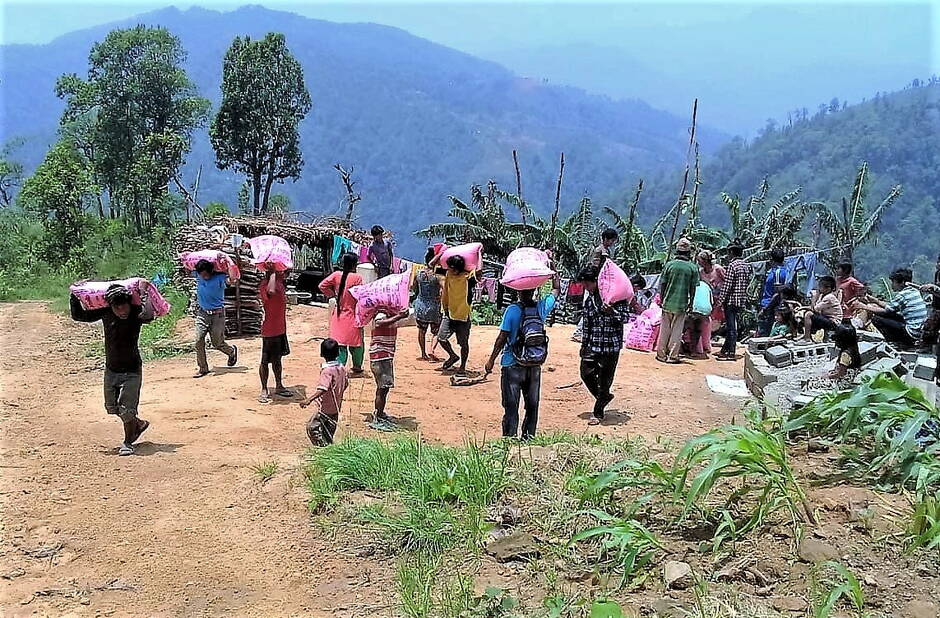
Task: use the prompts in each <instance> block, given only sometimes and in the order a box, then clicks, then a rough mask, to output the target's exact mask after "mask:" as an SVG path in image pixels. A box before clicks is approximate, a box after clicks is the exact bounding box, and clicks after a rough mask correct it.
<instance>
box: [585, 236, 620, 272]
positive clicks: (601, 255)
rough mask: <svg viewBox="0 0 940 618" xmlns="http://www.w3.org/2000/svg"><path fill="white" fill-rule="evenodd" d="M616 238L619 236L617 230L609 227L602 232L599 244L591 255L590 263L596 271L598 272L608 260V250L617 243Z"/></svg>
mask: <svg viewBox="0 0 940 618" xmlns="http://www.w3.org/2000/svg"><path fill="white" fill-rule="evenodd" d="M618 237H619V234H618V233H617V230H615V229H614V228H611V227H609V228H607V229H606V230H604V231H603V233H602V234H601V244H599V245H597V247H596V248H595V249H594V253H593V254H592V255H591V263H592V264H593V265H594V267H595V268H597V269H598V271H600V268H601V266H603V265H604V262H605V261H607V260H609V259H610V257H611V255H610V248H611V247H613V246H614V244H615V243H616V242H617V238H618Z"/></svg>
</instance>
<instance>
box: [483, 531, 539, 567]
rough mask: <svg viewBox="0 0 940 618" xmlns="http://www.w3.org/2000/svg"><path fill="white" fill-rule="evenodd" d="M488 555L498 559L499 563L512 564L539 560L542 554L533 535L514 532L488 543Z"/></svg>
mask: <svg viewBox="0 0 940 618" xmlns="http://www.w3.org/2000/svg"><path fill="white" fill-rule="evenodd" d="M486 553H487V554H489V555H491V556H493V557H494V558H496V561H497V562H510V561H512V560H531V559H533V558H538V557H539V553H540V552H539V547H538V543H536V541H535V538H534V537H533V536H532V535H531V534H529V533H528V532H513V533H512V534H507V535H506V536H502V537H499V538H496V539H493V540H491V541H490V542H489V543H487V544H486Z"/></svg>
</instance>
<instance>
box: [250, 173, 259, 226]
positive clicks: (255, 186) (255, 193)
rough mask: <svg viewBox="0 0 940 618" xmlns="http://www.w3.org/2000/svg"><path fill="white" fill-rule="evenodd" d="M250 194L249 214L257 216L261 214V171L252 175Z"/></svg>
mask: <svg viewBox="0 0 940 618" xmlns="http://www.w3.org/2000/svg"><path fill="white" fill-rule="evenodd" d="M251 193H252V200H253V201H252V207H251V212H252V214H253V215H255V216H258V215H260V214H261V170H257V171H255V172H253V173H252V176H251Z"/></svg>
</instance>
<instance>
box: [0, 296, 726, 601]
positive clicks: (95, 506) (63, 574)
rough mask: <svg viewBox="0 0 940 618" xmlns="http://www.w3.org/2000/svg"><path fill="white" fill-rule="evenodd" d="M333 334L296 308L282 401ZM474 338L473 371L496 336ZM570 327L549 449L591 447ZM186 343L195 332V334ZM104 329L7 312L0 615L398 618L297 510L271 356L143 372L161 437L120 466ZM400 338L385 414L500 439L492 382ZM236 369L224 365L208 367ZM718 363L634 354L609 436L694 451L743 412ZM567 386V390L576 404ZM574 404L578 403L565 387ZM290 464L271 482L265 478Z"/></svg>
mask: <svg viewBox="0 0 940 618" xmlns="http://www.w3.org/2000/svg"><path fill="white" fill-rule="evenodd" d="M325 318H326V316H325V313H324V312H323V311H322V310H319V309H313V308H309V307H299V308H293V307H292V308H291V313H290V316H289V324H290V326H291V330H290V339H291V345H292V349H293V354H292V355H291V356H290V357H288V358H287V359H286V361H285V364H286V379H285V381H286V383H287V384H288V385H289V386H291V387H294V388H295V389H297V390H298V391H303V390H304V389H306V388H307V386H308V385H312V384H314V383H315V380H316V376H317V372H318V367H319V360H318V358H317V348H318V345H317V344H316V342H315V341H312V338H313V337H317V336H324V335H325V334H326V319H325ZM495 333H496V331H495V329H493V328H477V329H475V330H474V333H473V338H472V353H471V366H474V367H477V368H479V367H481V366H482V364H483V361H484V359H485V357H486V355H487V354H488V352H489V350H490V349H491V346H492V341H493V339H494V337H495ZM569 334H570V328H569V327H556V328H554V329H552V331H551V335H552V357H551V361H550V364H549V366H548V367H546V370H545V372H544V377H543V391H542V392H543V395H542V400H543V404H542V418H541V421H540V426H539V428H540V431H553V430H562V429H567V430H571V431H574V432H577V433H580V432H585V431H587V430H588V427H587V417H588V412H587V411H588V410H589V408H590V405H589V398H588V395H587V393H586V392H585V391H584V389H583V387H581V386H580V384H579V383H578V384H576V383H577V382H578V374H577V347H576V345H577V344H574V343H572V342H570V341H569V340H568V335H569ZM184 336H185V333H184ZM98 337H100V327H98V326H91V327H89V326H86V325H79V324H74V323H72V322H71V321H69V320H68V319H67V318H66V317H64V316H59V315H53V314H51V313H50V312H48V311H47V309H46V308H45V305H43V304H41V303H17V304H3V305H0V342H2V350H3V355H2V357H0V404H2V406H0V576H2V579H0V610H2V614H3V615H4V616H27V615H55V616H59V615H77V616H86V615H87V616H98V615H102V616H110V615H135V616H136V615H140V616H144V615H146V616H153V615H220V614H235V615H247V616H287V615H300V614H303V615H307V616H367V615H390V610H388V609H387V608H386V607H385V606H384V605H383V599H386V597H388V596H389V595H390V594H394V590H393V582H392V581H391V580H390V577H391V570H390V567H389V566H388V565H385V564H377V563H372V562H370V561H369V559H368V558H360V557H356V556H355V555H354V554H344V553H342V552H336V551H335V545H332V544H331V543H332V542H331V540H330V538H329V536H330V535H329V534H326V533H324V532H323V531H321V530H319V529H318V528H317V527H316V526H315V525H313V524H312V523H311V520H310V518H309V516H308V515H307V512H306V510H305V507H304V500H305V495H304V489H303V487H302V484H303V480H302V476H301V475H300V472H299V470H300V465H301V463H302V454H303V451H304V449H305V448H306V447H307V446H308V443H307V439H306V436H305V435H304V432H303V423H304V421H305V419H306V417H307V416H308V413H307V412H305V411H303V410H300V409H299V407H298V406H297V405H296V404H295V403H289V402H277V403H274V404H269V405H261V404H259V403H257V400H256V396H257V390H258V386H257V377H256V369H255V366H256V365H255V363H256V362H257V358H258V355H259V347H260V341H259V340H257V339H254V340H243V341H239V342H237V343H238V345H239V348H240V351H241V360H240V362H239V366H237V367H235V368H232V369H220V370H218V371H217V372H216V373H214V374H213V375H211V376H209V377H207V378H204V379H201V380H193V379H192V377H191V375H192V372H193V369H194V360H193V358H192V357H191V356H185V357H180V358H176V359H170V360H165V361H157V362H153V363H148V364H146V365H145V367H144V387H143V391H142V396H141V408H140V409H141V416H142V417H143V418H146V419H148V420H150V421H151V423H152V427H151V429H150V430H149V431H148V432H147V433H146V434H145V436H144V438H143V439H142V442H141V445H140V447H139V448H138V455H136V456H133V457H118V456H117V448H116V447H117V445H118V441H119V437H120V426H119V423H118V422H117V421H116V419H114V418H113V417H109V416H107V415H106V414H105V413H104V411H103V408H102V402H101V379H102V375H101V374H102V372H101V369H100V366H99V364H100V361H96V360H94V359H91V358H88V357H87V356H86V355H85V350H86V349H87V345H88V342H90V341H94V340H95V339H96V338H98ZM414 337H415V331H414V329H403V330H402V331H401V335H400V338H399V355H398V360H397V361H396V373H397V380H398V388H396V389H395V390H394V391H393V393H392V395H391V399H390V404H389V412H390V413H391V414H392V415H393V416H396V417H398V418H399V419H400V421H401V423H402V424H403V425H404V426H406V427H409V428H412V429H414V430H417V431H420V432H421V433H422V435H423V436H425V437H426V438H427V439H430V440H436V441H443V442H447V443H459V442H461V441H462V440H464V439H466V438H467V437H468V436H473V437H476V438H481V437H484V436H486V437H495V436H497V435H498V431H499V429H498V428H499V419H500V416H501V410H500V407H499V385H498V379H494V380H491V381H489V382H486V383H483V384H480V385H476V386H471V387H452V386H450V384H449V382H448V381H447V378H446V377H445V376H442V375H441V374H440V373H438V372H437V371H436V370H435V368H434V366H432V365H429V364H427V363H421V362H418V361H416V360H413V359H414V357H415V356H416V354H415V351H416V349H417V348H416V344H415V343H414ZM223 360H224V358H223V357H221V355H220V354H218V353H214V356H212V357H210V364H211V363H212V362H213V361H215V362H218V363H221V362H222V361H223ZM739 372H740V367H736V366H734V365H730V366H729V365H728V364H724V365H723V364H720V363H713V362H703V363H697V364H695V365H683V366H678V367H674V366H663V365H659V364H657V363H655V362H654V361H653V359H652V357H651V356H649V355H644V354H639V353H625V354H624V356H623V360H622V361H621V364H620V370H619V373H618V377H617V382H616V395H617V399H616V400H615V401H614V403H613V404H612V405H613V407H614V408H617V409H619V411H618V412H616V413H612V414H610V415H609V418H608V420H607V422H606V423H605V425H603V426H601V427H592V428H590V429H591V430H592V433H599V434H601V435H616V436H623V437H625V436H630V435H638V434H639V435H644V436H648V437H655V436H657V435H664V436H668V437H672V438H675V439H682V438H684V437H687V436H689V435H692V434H697V433H701V432H702V431H703V430H705V429H707V428H709V427H712V426H715V425H718V424H720V423H722V422H726V421H727V420H729V419H730V418H731V416H732V415H733V414H735V412H736V411H737V410H738V409H739V407H740V405H739V404H736V403H735V402H732V401H728V400H726V399H723V398H720V397H717V396H715V395H714V394H712V393H711V392H710V391H708V389H707V387H706V386H705V383H704V376H705V374H706V373H718V374H719V375H727V376H735V375H736V374H737V375H739ZM572 384H574V386H569V385H572ZM560 387H566V388H560ZM372 394H373V385H372V381H371V378H370V379H362V380H354V381H353V382H352V387H351V389H350V392H349V394H348V395H347V403H346V407H345V409H344V417H343V419H342V423H341V426H340V430H339V432H340V435H344V434H349V433H357V434H366V433H368V432H369V431H370V430H369V429H368V428H367V427H366V426H365V423H364V419H365V418H366V415H367V413H368V412H370V411H371V398H372ZM267 461H276V462H278V472H277V474H276V475H275V476H274V478H273V479H271V480H270V481H268V482H267V483H261V482H260V480H259V477H258V475H257V474H256V473H255V472H254V471H253V470H252V467H253V466H255V465H257V464H259V463H261V462H267Z"/></svg>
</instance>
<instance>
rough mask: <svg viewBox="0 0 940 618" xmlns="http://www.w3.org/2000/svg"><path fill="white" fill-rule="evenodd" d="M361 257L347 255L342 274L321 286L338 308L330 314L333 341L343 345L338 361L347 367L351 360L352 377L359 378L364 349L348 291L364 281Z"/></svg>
mask: <svg viewBox="0 0 940 618" xmlns="http://www.w3.org/2000/svg"><path fill="white" fill-rule="evenodd" d="M358 265H359V256H357V255H356V254H355V253H345V254H343V258H342V267H343V270H342V272H340V271H336V272H334V273H333V274H331V275H330V276H329V277H327V278H326V279H324V280H323V281H322V282H321V283H320V291H321V292H323V295H324V296H326V297H327V298H335V299H336V308H335V309H334V310H333V311H332V312H331V313H330V337H332V338H333V339H335V340H336V342H337V343H338V344H339V345H340V348H339V357H338V358H337V360H338V361H339V362H340V363H341V364H343V365H345V364H346V359H347V358H349V356H352V362H353V369H352V373H353V375H360V374H361V373H362V372H363V371H362V360H363V357H364V356H365V354H364V352H365V348H364V347H363V344H362V329H361V328H359V327H358V326H356V298H355V297H354V296H353V295H352V294H350V293H349V288H351V287H355V286H357V285H361V284H362V277H361V276H360V275H359V274H358V273H357V272H356V266H358Z"/></svg>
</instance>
